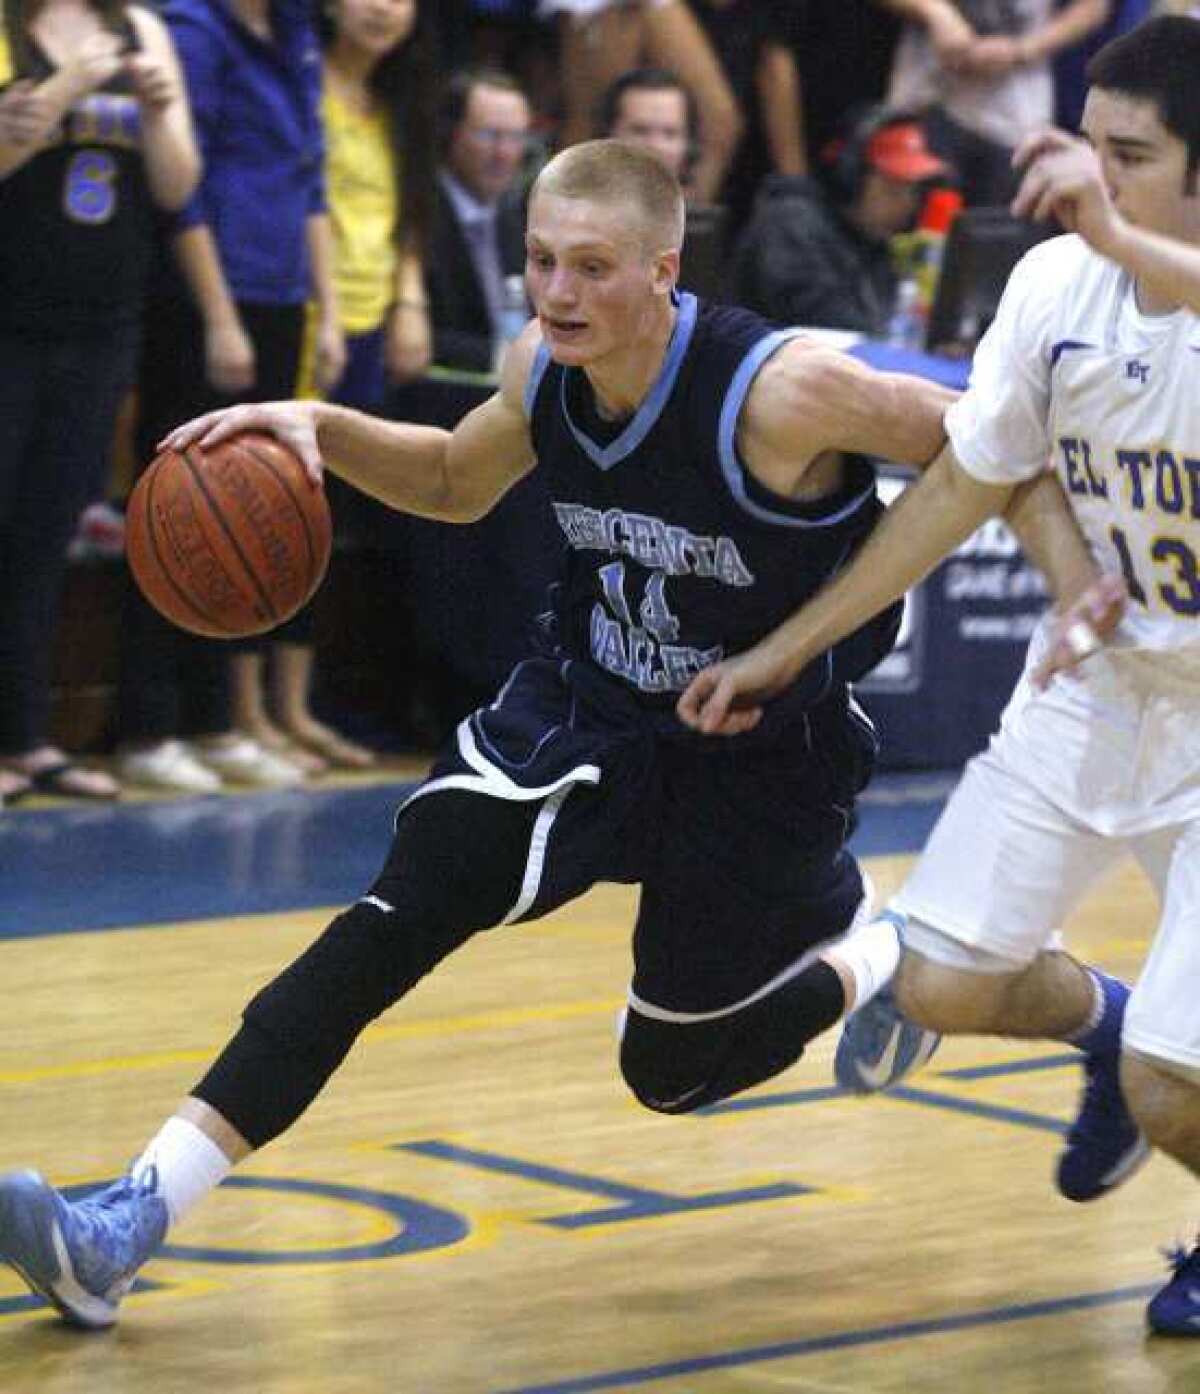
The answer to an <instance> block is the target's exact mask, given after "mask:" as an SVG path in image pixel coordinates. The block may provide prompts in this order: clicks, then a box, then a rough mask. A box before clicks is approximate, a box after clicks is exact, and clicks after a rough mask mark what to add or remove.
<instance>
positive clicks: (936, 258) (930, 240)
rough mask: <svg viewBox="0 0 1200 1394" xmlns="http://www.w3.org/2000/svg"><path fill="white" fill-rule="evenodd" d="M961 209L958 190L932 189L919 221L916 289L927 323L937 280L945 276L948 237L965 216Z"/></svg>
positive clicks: (935, 292) (961, 200)
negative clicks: (944, 257) (943, 273)
mask: <svg viewBox="0 0 1200 1394" xmlns="http://www.w3.org/2000/svg"><path fill="white" fill-rule="evenodd" d="M962 206H963V199H962V194H960V193H959V192H958V190H957V189H931V190H930V191H929V195H928V197H927V198H926V200H925V204H924V206H923V207H922V209H921V216H920V218H919V219H918V220H917V229H916V234H915V236H916V239H917V243H918V249H917V255H916V265H917V272H916V275H917V288H918V290H919V291H920V303H921V309H922V311H923V312H924V314H925V317H926V319H928V317H929V312H930V310H931V309H932V308H933V297H934V296H935V295H936V294H937V283H938V277H939V276H940V275H941V272H942V253H943V252H944V251H945V248H946V234H947V233H948V232H949V231H950V225H951V224H952V223H953V222H954V220H955V218H957V217H958V215H959V213H961V212H962Z"/></svg>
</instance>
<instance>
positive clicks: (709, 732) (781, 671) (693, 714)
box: [675, 643, 796, 736]
mask: <svg viewBox="0 0 1200 1394" xmlns="http://www.w3.org/2000/svg"><path fill="white" fill-rule="evenodd" d="M795 676H796V668H795V664H794V663H793V662H791V661H790V660H788V659H786V658H783V657H781V656H779V655H778V654H775V653H773V652H772V651H771V649H770V648H769V647H768V646H767V645H766V644H765V643H764V644H756V645H755V646H754V648H752V649H747V650H746V652H745V653H739V654H737V655H735V656H734V657H733V658H725V659H722V660H721V662H720V663H714V664H712V665H711V666H710V667H708V668H703V669H701V671H700V672H699V673H697V674H696V676H695V677H694V678H693V679H692V680H691V682H690V683H689V684H688V685H687V688H686V690H685V691H684V692H683V693H682V695H681V696H680V698H679V701H678V702H677V703H676V704H675V711H676V714H677V715H678V717H679V719H680V721H682V722H683V724H684V725H685V726H690V727H691V728H692V730H693V731H700V732H701V733H702V734H703V735H706V736H740V735H741V734H742V732H743V731H752V730H753V729H754V727H755V726H757V725H758V723H759V722H760V721H761V720H762V714H763V703H764V702H767V701H769V700H770V699H771V698H772V697H777V696H778V695H779V694H780V693H781V692H782V691H783V690H784V688H786V687H787V685H788V684H789V683H790V682H792V681H793V680H794V679H795Z"/></svg>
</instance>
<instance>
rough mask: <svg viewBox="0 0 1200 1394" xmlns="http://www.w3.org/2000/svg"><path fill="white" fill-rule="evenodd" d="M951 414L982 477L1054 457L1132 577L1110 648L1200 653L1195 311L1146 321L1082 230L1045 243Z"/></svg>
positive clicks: (1012, 285)
mask: <svg viewBox="0 0 1200 1394" xmlns="http://www.w3.org/2000/svg"><path fill="white" fill-rule="evenodd" d="M946 424H947V429H948V431H949V434H950V438H951V440H952V442H953V444H954V448H955V451H956V453H957V455H958V458H959V460H960V461H961V462H962V464H963V466H964V468H966V469H967V470H968V471H970V472H971V473H972V474H974V475H976V476H977V477H978V478H981V479H984V480H988V481H991V482H996V483H999V482H1009V481H1013V480H1019V479H1026V478H1032V477H1033V476H1034V475H1035V474H1037V473H1038V472H1039V470H1040V469H1041V468H1042V467H1043V466H1044V463H1045V462H1046V460H1050V461H1051V462H1052V463H1053V465H1054V468H1055V469H1056V470H1057V472H1058V475H1059V478H1060V479H1061V481H1062V484H1063V487H1064V489H1065V490H1066V491H1067V495H1068V497H1069V499H1070V501H1071V504H1072V506H1073V508H1074V510H1075V513H1076V516H1077V517H1078V519H1079V522H1080V525H1081V526H1082V528H1083V531H1084V533H1085V534H1086V536H1087V538H1088V541H1089V543H1090V544H1091V547H1092V549H1093V551H1094V553H1095V555H1096V556H1097V558H1098V560H1099V561H1100V563H1101V565H1102V566H1103V567H1104V568H1105V569H1106V570H1110V571H1113V572H1118V573H1120V574H1122V575H1123V576H1124V578H1125V582H1126V584H1127V586H1128V587H1129V592H1130V597H1131V603H1130V606H1129V609H1128V612H1127V617H1126V619H1125V621H1124V622H1123V625H1122V629H1121V633H1120V636H1119V638H1118V644H1119V646H1120V647H1126V648H1137V649H1143V650H1146V649H1149V650H1157V651H1161V650H1164V649H1182V648H1191V649H1192V653H1191V654H1189V655H1187V659H1188V660H1191V659H1193V658H1195V659H1197V660H1198V661H1200V316H1197V315H1196V314H1194V313H1192V312H1191V311H1188V310H1178V311H1176V312H1175V313H1173V314H1169V315H1155V316H1151V315H1145V314H1143V313H1142V312H1141V311H1140V310H1139V309H1138V307H1137V301H1136V296H1135V293H1134V287H1133V283H1132V281H1131V279H1130V277H1129V276H1128V274H1127V273H1126V272H1124V271H1123V270H1121V268H1119V267H1118V266H1116V265H1115V264H1114V263H1112V262H1110V261H1107V260H1105V259H1104V258H1102V257H1099V256H1097V255H1096V254H1095V253H1094V252H1092V251H1091V250H1090V248H1088V246H1087V245H1086V243H1084V242H1083V241H1082V239H1080V238H1078V237H1059V238H1055V239H1053V240H1052V241H1050V242H1045V243H1042V244H1041V245H1039V246H1038V247H1035V248H1034V249H1033V251H1031V252H1030V253H1029V254H1028V255H1027V256H1026V257H1025V258H1024V259H1023V260H1022V262H1021V263H1020V265H1019V266H1018V267H1017V268H1016V270H1015V271H1014V272H1013V275H1012V278H1011V280H1010V282H1009V286H1008V288H1007V289H1006V291H1005V294H1004V298H1003V300H1002V302H1001V305H1000V309H999V311H998V313H997V317H996V320H995V323H994V324H993V325H992V327H991V329H990V330H989V331H988V333H987V335H986V336H985V337H984V340H983V342H982V343H981V344H980V346H979V350H978V353H977V355H976V359H975V364H974V368H973V371H972V375H971V387H970V390H969V391H968V392H967V394H966V395H965V396H964V397H963V398H962V399H961V400H960V401H959V402H957V403H956V404H955V405H954V407H952V408H951V410H950V412H949V413H948V415H947V421H946ZM1181 657H1183V656H1182V655H1181ZM1187 666H1188V667H1189V668H1190V667H1191V663H1190V661H1189V662H1187Z"/></svg>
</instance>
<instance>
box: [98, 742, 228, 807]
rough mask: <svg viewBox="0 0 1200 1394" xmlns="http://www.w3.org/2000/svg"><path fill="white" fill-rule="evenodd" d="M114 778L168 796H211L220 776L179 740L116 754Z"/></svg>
mask: <svg viewBox="0 0 1200 1394" xmlns="http://www.w3.org/2000/svg"><path fill="white" fill-rule="evenodd" d="M115 763H116V771H117V775H118V777H119V778H120V779H121V780H123V781H124V782H125V783H126V784H136V785H139V786H140V787H141V788H143V789H160V790H163V791H165V792H167V793H171V794H215V793H216V792H217V791H218V790H219V789H220V787H221V777H220V775H218V774H217V773H216V772H215V771H213V770H210V769H208V768H207V767H206V766H205V765H202V764H201V763H200V761H199V760H197V759H196V757H195V756H194V755H193V754H192V752H191V751H190V750H189V749H188V748H187V746H186V745H184V743H183V742H182V741H160V742H159V743H158V744H157V745H151V746H147V747H145V748H144V749H142V750H124V751H120V752H118V754H117V757H116V762H115Z"/></svg>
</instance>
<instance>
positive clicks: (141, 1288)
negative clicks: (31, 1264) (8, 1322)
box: [0, 1269, 169, 1339]
mask: <svg viewBox="0 0 1200 1394" xmlns="http://www.w3.org/2000/svg"><path fill="white" fill-rule="evenodd" d="M4 1271H5V1272H6V1273H7V1272H8V1270H7V1269H5V1270H4ZM168 1286H169V1284H167V1283H152V1282H151V1281H150V1280H149V1278H138V1279H136V1280H135V1281H134V1284H133V1287H132V1288H130V1292H131V1293H132V1294H135V1295H136V1294H137V1293H140V1292H161V1291H162V1290H163V1289H164V1288H166V1287H168ZM39 1310H41V1311H45V1312H46V1313H47V1315H49V1314H50V1313H51V1312H53V1311H54V1310H55V1308H54V1307H52V1306H51V1305H50V1303H49V1302H47V1301H46V1299H45V1298H44V1297H38V1296H37V1295H36V1293H32V1292H27V1293H25V1294H24V1296H22V1297H0V1317H11V1316H15V1315H16V1314H17V1313H18V1312H36V1311H39ZM85 1339H86V1338H85Z"/></svg>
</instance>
